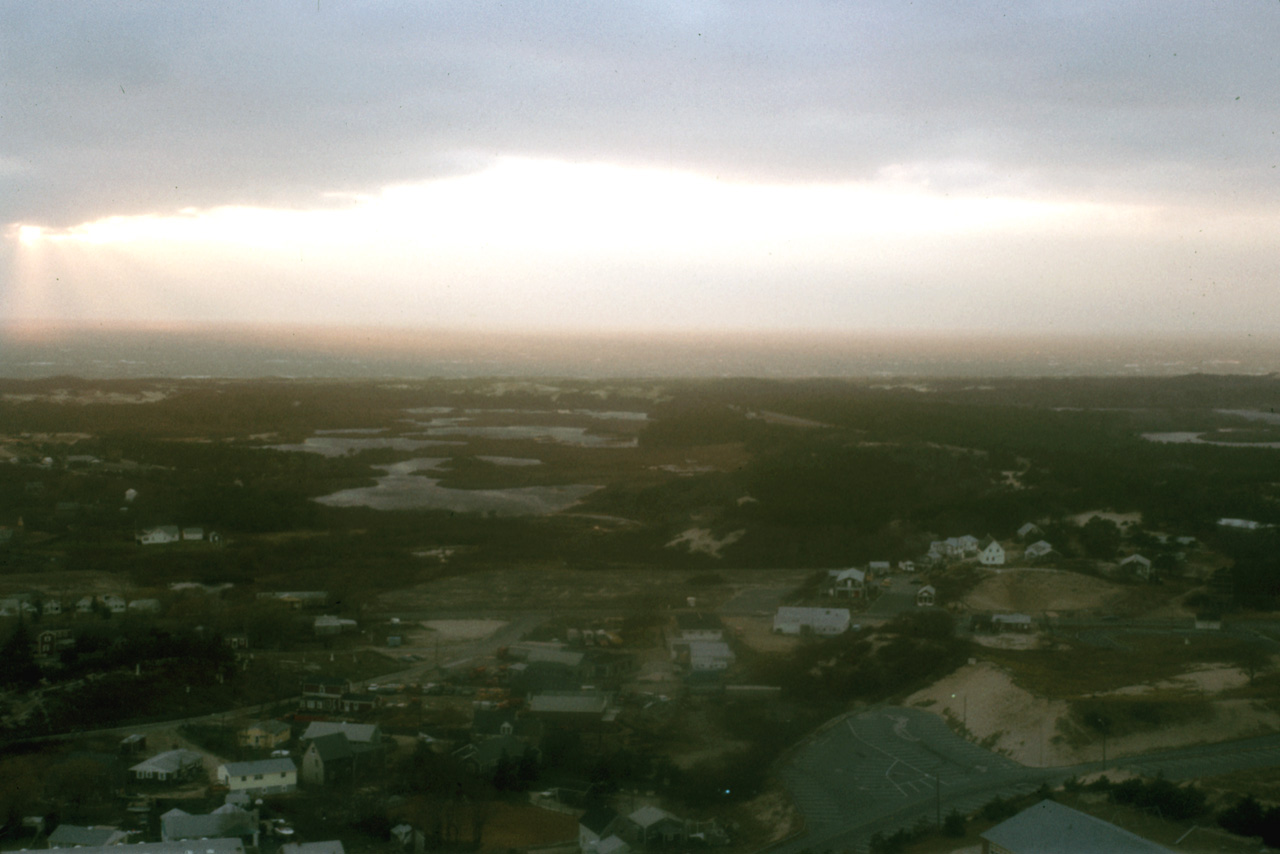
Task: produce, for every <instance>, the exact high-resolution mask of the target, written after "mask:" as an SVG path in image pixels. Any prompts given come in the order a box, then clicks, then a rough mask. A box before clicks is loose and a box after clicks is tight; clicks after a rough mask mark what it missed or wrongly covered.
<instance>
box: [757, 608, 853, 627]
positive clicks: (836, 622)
mask: <svg viewBox="0 0 1280 854" xmlns="http://www.w3.org/2000/svg"><path fill="white" fill-rule="evenodd" d="M780 623H803V624H805V625H810V626H831V627H833V628H838V627H840V626H847V625H848V624H849V609H848V608H802V607H799V606H795V605H783V606H781V607H779V608H778V613H777V614H776V615H775V616H774V618H773V624H774V625H775V626H776V625H778V624H780Z"/></svg>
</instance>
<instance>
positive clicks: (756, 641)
mask: <svg viewBox="0 0 1280 854" xmlns="http://www.w3.org/2000/svg"><path fill="white" fill-rule="evenodd" d="M721 622H723V623H724V625H725V627H726V628H727V629H729V631H730V633H731V634H732V635H733V637H734V638H735V639H736V640H737V641H738V642H739V643H741V644H742V645H743V646H745V647H749V648H750V649H753V650H755V651H756V652H766V653H789V652H791V651H792V650H793V649H795V648H796V647H797V646H799V645H800V638H799V636H797V635H780V634H775V633H774V631H773V618H772V617H722V618H721Z"/></svg>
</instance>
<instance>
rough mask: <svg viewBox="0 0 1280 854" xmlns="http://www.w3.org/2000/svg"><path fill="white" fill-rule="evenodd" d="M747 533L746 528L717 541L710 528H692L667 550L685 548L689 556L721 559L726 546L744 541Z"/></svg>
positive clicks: (732, 532) (676, 539)
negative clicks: (695, 555)
mask: <svg viewBox="0 0 1280 854" xmlns="http://www.w3.org/2000/svg"><path fill="white" fill-rule="evenodd" d="M746 533H747V531H746V529H745V528H743V529H740V530H737V531H731V532H729V533H728V534H725V535H724V536H723V537H721V538H720V539H716V537H715V535H714V534H712V533H711V530H710V529H709V528H690V529H689V530H687V531H685V532H684V533H683V534H681V535H680V536H678V537H676V538H675V539H674V540H672V541H671V542H669V543H667V548H669V549H674V548H679V547H681V546H684V547H685V548H687V549H688V550H689V554H700V553H701V554H707V555H711V556H712V557H720V550H721V549H723V548H724V547H725V546H730V545H733V544H734V543H736V542H737V541H738V540H740V539H742V537H743V535H744V534H746Z"/></svg>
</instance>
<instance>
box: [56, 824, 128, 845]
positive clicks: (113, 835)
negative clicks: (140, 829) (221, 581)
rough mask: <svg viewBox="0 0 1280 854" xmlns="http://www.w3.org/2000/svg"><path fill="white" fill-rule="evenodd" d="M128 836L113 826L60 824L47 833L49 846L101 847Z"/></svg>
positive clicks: (121, 840) (115, 842)
mask: <svg viewBox="0 0 1280 854" xmlns="http://www.w3.org/2000/svg"><path fill="white" fill-rule="evenodd" d="M128 838H129V834H127V833H125V832H124V831H122V830H116V829H115V828H114V827H80V826H79V825H75V824H66V823H63V824H60V825H58V826H57V827H56V828H54V831H53V833H50V834H49V847H50V848H103V847H106V846H108V845H117V844H119V843H120V842H123V841H124V840H126V839H128Z"/></svg>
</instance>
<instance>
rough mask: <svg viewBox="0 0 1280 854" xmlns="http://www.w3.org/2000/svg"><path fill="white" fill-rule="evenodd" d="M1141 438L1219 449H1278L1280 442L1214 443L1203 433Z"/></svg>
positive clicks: (1151, 434)
mask: <svg viewBox="0 0 1280 854" xmlns="http://www.w3.org/2000/svg"><path fill="white" fill-rule="evenodd" d="M1142 438H1144V439H1146V440H1147V441H1148V442H1160V443H1161V444H1166V445H1215V446H1217V447H1219V448H1280V442H1215V441H1213V440H1212V439H1205V438H1204V434H1203V433H1193V432H1174V433H1143V434H1142Z"/></svg>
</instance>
